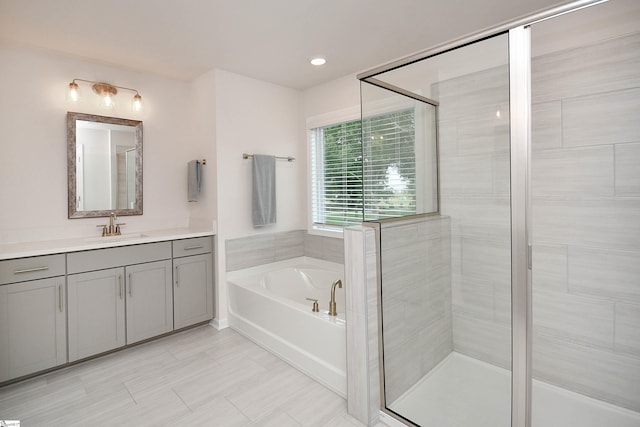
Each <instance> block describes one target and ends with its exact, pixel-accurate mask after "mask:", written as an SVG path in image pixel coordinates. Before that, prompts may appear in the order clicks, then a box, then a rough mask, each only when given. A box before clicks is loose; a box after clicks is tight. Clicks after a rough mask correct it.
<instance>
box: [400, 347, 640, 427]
mask: <svg viewBox="0 0 640 427" xmlns="http://www.w3.org/2000/svg"><path fill="white" fill-rule="evenodd" d="M510 401H511V372H510V371H507V370H505V369H502V368H498V367H496V366H494V365H490V364H488V363H485V362H482V361H479V360H477V359H473V358H471V357H468V356H464V355H462V354H459V353H455V352H454V353H451V354H450V355H449V356H447V357H446V358H445V359H444V360H443V361H442V362H440V364H439V365H438V366H436V367H435V368H434V369H432V370H431V372H429V373H428V374H427V375H426V376H425V377H424V378H422V379H421V380H420V381H418V383H416V384H415V385H414V386H413V387H412V388H411V389H409V390H408V391H407V392H406V393H405V394H403V395H402V396H400V397H399V398H398V399H397V400H396V401H395V402H393V403H392V404H390V405H389V407H390V408H391V409H392V410H393V411H395V412H397V413H399V414H402V415H403V416H405V417H407V418H409V419H411V420H412V421H414V422H415V423H416V424H418V425H420V426H423V427H436V426H437V427H466V426H475V427H509V426H510V425H511V415H510V414H511V407H510V406H511V404H510ZM532 407H533V414H532V424H533V427H567V426H580V427H602V426H616V427H640V413H638V412H633V411H629V410H627V409H624V408H620V407H617V406H614V405H611V404H608V403H606V402H602V401H599V400H596V399H593V398H590V397H586V396H584V395H581V394H578V393H574V392H572V391H568V390H565V389H562V388H560V387H556V386H553V385H550V384H547V383H544V382H541V381H537V380H533V405H532Z"/></svg>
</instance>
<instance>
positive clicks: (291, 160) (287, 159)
mask: <svg viewBox="0 0 640 427" xmlns="http://www.w3.org/2000/svg"><path fill="white" fill-rule="evenodd" d="M249 157H253V154H247V153H242V158H243V159H248V158H249ZM275 157H276V159H279V160H286V161H287V162H293V161H294V160H295V159H296V158H295V157H291V156H287V157H282V156H275Z"/></svg>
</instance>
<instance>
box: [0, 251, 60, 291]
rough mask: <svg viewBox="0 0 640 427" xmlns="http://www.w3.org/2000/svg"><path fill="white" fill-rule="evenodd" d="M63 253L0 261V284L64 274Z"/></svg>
mask: <svg viewBox="0 0 640 427" xmlns="http://www.w3.org/2000/svg"><path fill="white" fill-rule="evenodd" d="M64 275H65V264H64V254H58V255H46V256H36V257H29V258H18V259H9V260H4V261H0V284H2V285H5V284H7V283H16V282H26V281H27V280H35V279H46V278H47V277H54V276H64Z"/></svg>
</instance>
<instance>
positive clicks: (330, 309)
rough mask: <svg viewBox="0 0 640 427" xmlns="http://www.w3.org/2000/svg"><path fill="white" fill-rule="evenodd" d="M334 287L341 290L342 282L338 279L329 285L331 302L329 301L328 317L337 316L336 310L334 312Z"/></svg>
mask: <svg viewBox="0 0 640 427" xmlns="http://www.w3.org/2000/svg"><path fill="white" fill-rule="evenodd" d="M336 285H337V286H338V287H339V288H342V280H340V279H338V280H336V281H335V282H333V284H332V285H331V301H329V316H337V315H338V310H336Z"/></svg>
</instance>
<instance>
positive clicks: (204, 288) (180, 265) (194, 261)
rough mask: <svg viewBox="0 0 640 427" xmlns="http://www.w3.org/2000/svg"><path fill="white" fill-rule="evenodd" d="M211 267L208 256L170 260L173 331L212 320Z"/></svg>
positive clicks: (209, 256) (209, 255)
mask: <svg viewBox="0 0 640 427" xmlns="http://www.w3.org/2000/svg"><path fill="white" fill-rule="evenodd" d="M211 264H212V258H211V254H210V253H209V254H202V255H195V256H188V257H184V258H177V259H174V260H173V266H174V292H173V298H174V307H173V316H174V322H173V324H174V327H175V329H179V328H183V327H185V326H189V325H193V324H195V323H198V322H203V321H205V320H209V319H211V318H213V281H212V277H213V273H212V267H211Z"/></svg>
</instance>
